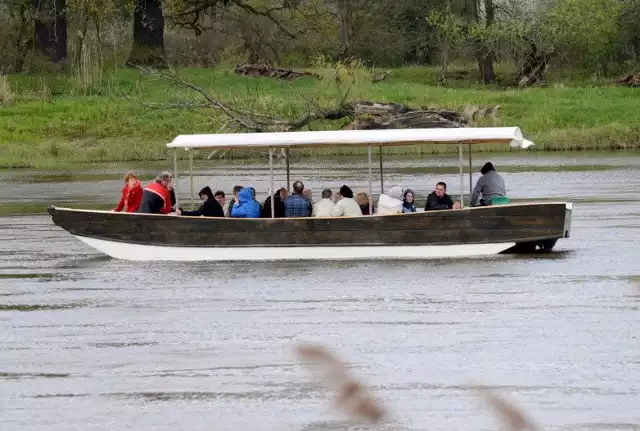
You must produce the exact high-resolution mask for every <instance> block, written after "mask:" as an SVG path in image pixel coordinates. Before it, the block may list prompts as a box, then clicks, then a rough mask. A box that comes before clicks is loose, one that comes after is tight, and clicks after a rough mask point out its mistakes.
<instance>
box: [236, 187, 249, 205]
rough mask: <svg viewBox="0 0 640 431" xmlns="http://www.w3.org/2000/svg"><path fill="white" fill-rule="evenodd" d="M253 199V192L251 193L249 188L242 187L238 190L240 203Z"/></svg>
mask: <svg viewBox="0 0 640 431" xmlns="http://www.w3.org/2000/svg"><path fill="white" fill-rule="evenodd" d="M252 200H253V193H251V189H250V188H248V187H245V188H244V189H242V190H240V191H239V192H238V202H240V204H241V205H242V204H246V203H247V202H251V201H252Z"/></svg>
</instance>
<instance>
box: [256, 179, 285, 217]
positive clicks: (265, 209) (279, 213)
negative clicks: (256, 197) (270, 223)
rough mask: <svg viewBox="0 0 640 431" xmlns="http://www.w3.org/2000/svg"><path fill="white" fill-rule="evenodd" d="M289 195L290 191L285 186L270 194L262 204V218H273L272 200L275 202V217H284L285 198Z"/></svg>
mask: <svg viewBox="0 0 640 431" xmlns="http://www.w3.org/2000/svg"><path fill="white" fill-rule="evenodd" d="M288 195H289V191H288V190H287V189H285V188H284V187H283V188H281V189H280V190H278V191H277V192H275V193H274V195H273V196H269V197H268V198H267V199H266V200H265V201H264V205H263V206H262V218H271V202H274V203H275V206H274V208H273V212H274V216H275V218H284V200H285V199H286V198H287V196H288Z"/></svg>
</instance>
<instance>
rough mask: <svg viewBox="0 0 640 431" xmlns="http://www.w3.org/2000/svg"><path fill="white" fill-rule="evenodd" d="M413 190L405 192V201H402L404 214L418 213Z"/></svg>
mask: <svg viewBox="0 0 640 431" xmlns="http://www.w3.org/2000/svg"><path fill="white" fill-rule="evenodd" d="M413 197H414V195H413V190H411V189H407V190H405V191H404V200H403V201H402V212H403V213H414V212H416V203H415V200H414V198H413Z"/></svg>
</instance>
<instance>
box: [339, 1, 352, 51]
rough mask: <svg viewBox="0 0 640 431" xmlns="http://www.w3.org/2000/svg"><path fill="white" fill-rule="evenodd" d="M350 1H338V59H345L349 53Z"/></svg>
mask: <svg viewBox="0 0 640 431" xmlns="http://www.w3.org/2000/svg"><path fill="white" fill-rule="evenodd" d="M351 1H352V0H338V14H339V16H340V58H341V59H346V58H348V57H349V54H350V53H351V27H352V25H353V23H352V10H351V8H352V5H351V3H350V2H351Z"/></svg>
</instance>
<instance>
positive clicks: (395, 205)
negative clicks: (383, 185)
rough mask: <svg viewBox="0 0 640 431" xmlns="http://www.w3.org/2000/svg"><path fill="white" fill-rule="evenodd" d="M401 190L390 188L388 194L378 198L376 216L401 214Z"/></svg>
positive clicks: (396, 187)
mask: <svg viewBox="0 0 640 431" xmlns="http://www.w3.org/2000/svg"><path fill="white" fill-rule="evenodd" d="M402 199H403V194H402V188H400V187H398V186H394V187H391V190H389V192H388V193H385V194H381V195H380V197H379V198H378V212H377V213H376V214H378V215H391V214H402Z"/></svg>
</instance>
